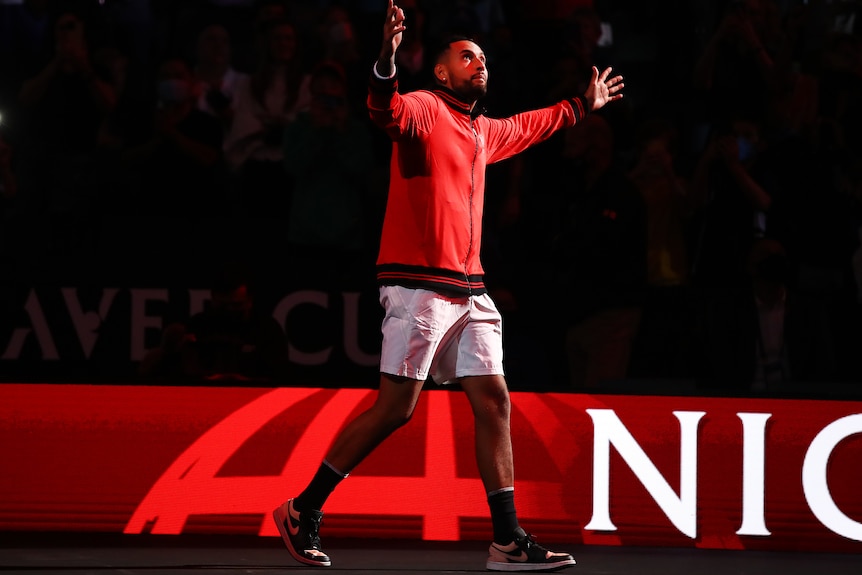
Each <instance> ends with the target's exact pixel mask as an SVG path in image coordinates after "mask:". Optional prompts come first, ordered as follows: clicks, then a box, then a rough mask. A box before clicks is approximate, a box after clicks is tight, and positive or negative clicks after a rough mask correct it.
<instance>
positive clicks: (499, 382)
mask: <svg viewBox="0 0 862 575" xmlns="http://www.w3.org/2000/svg"><path fill="white" fill-rule="evenodd" d="M461 387H462V388H463V389H464V392H465V393H466V394H467V398H468V399H469V400H470V406H471V407H472V408H473V417H474V418H475V424H476V464H477V465H478V467H479V475H480V476H481V478H482V483H483V484H484V486H485V491H487V492H488V493H492V492H494V491H499V490H500V489H504V488H509V487H512V486H513V485H514V477H515V474H514V469H513V463H512V438H511V433H510V429H509V415H510V409H511V406H510V403H509V389H508V387H507V386H506V380H505V379H504V378H503V376H502V375H487V376H486V375H482V376H471V377H465V378H462V379H461Z"/></svg>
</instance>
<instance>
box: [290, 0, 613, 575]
mask: <svg viewBox="0 0 862 575" xmlns="http://www.w3.org/2000/svg"><path fill="white" fill-rule="evenodd" d="M405 29H406V28H405V25H404V12H403V10H402V9H401V8H399V7H397V6H396V5H394V4H393V2H392V0H390V1H389V7H388V10H387V16H386V20H385V23H384V27H383V46H382V48H381V51H380V56H379V58H378V60H377V62H376V64H375V65H374V69H373V73H372V76H371V80H370V87H369V95H368V107H369V110H370V114H371V118H372V119H373V120H374V122H375V123H376V124H377V125H378V126H380V127H381V128H383V129H384V130H386V132H387V133H388V134H389V136H390V137H391V138H392V140H393V143H394V145H393V152H392V163H391V177H390V185H389V186H390V187H389V195H388V200H387V202H388V204H387V208H386V215H385V218H384V223H383V232H382V238H381V247H380V252H379V256H378V262H377V263H378V283H379V284H380V301H381V304H382V305H383V307H384V309H385V312H386V313H385V318H384V320H383V326H382V331H383V347H382V353H381V360H380V371H381V376H380V387H379V389H378V392H377V397H376V400H375V402H374V404H373V405H372V406H371V407H370V408H369V409H368V410H367V411H365V412H364V413H362V414H360V415H359V416H358V417H356V418H355V419H354V420H353V421H351V422H350V423H349V424H348V425H347V427H346V428H345V429H344V430H343V432H342V433H341V435H339V436H338V437H337V438H336V440H335V441H334V443H333V444H332V446H331V448H330V450H329V452H328V453H327V455H326V458H325V459H324V461H323V463H322V464H321V466H320V468H319V470H318V472H317V474H316V475H315V476H314V478H313V479H312V480H311V482H310V483H309V485H308V486H307V487H306V489H305V490H304V491H303V492H302V493H301V494H300V495H299V496H298V497H296V498H295V499H289V500H288V501H286V502H285V503H284V504H282V505H281V506H280V507H278V508H276V509H275V510H274V511H273V517H274V519H275V521H276V524H277V525H278V529H279V532H280V533H281V535H282V538H283V539H284V542H285V545H286V546H287V548H288V550H289V551H290V552H291V555H292V556H293V557H294V558H295V559H297V560H298V561H300V562H302V563H306V564H309V565H320V566H328V565H330V559H329V557H328V556H327V555H326V554H325V553H324V552H323V550H322V549H321V545H320V538H319V527H320V520H321V517H322V512H321V509H322V507H323V504H324V502H325V501H326V499H327V497H328V496H329V494H330V493H331V492H332V490H333V489H334V488H335V487H336V485H337V484H338V483H339V482H340V481H341V480H342V479H344V478H345V477H347V474H348V473H349V472H350V471H351V470H352V469H354V467H356V465H358V464H359V463H360V462H361V461H362V460H363V459H364V458H365V457H366V456H367V455H368V454H369V453H371V452H372V450H374V449H375V448H376V447H377V446H378V445H379V444H380V443H381V442H382V441H383V440H384V439H386V438H387V437H388V436H389V435H390V434H391V433H392V432H393V431H395V430H396V429H398V428H399V427H400V426H402V425H403V424H405V423H406V422H407V421H408V420H409V419H410V416H411V415H412V413H413V409H414V407H415V405H416V402H417V400H418V399H419V394H420V392H421V390H422V386H423V383H424V382H425V380H426V379H427V378H428V377H429V376H430V377H432V378H433V379H434V380H435V381H436V382H437V383H440V384H446V383H459V384H460V386H461V387H462V389H463V390H464V392H465V393H466V395H467V398H468V400H469V402H470V405H471V407H472V409H473V413H474V417H475V430H476V433H475V435H476V458H477V464H478V468H479V473H480V476H481V478H482V482H483V485H484V487H485V490H486V492H487V495H488V504H489V507H490V511H491V520H492V524H493V529H494V542H493V543H492V545H491V547H490V556H489V558H488V561H487V564H486V567H487V568H488V569H490V570H498V571H536V570H546V569H557V568H562V567H566V566H569V565H574V564H575V560H574V559H573V558H572V556H571V555H568V554H565V553H552V552H550V551H548V550H546V549H544V548H543V547H540V546H539V545H537V544H536V543H535V541H534V540H533V538H532V537H531V536H530V535H528V534H527V533H525V532H524V530H523V529H522V528H521V527H520V526H519V525H518V519H517V516H516V513H515V503H514V480H513V475H514V474H513V464H512V444H511V438H510V429H509V413H510V403H509V393H508V390H507V388H506V381H505V378H504V377H503V366H502V357H503V351H502V349H503V346H502V330H501V323H502V322H501V318H500V314H499V312H498V311H497V309H496V307H495V305H494V302H493V301H492V300H491V299H490V297H489V296H488V294H487V293H486V289H485V285H484V283H483V280H482V276H483V270H482V265H481V263H480V262H479V250H480V245H479V239H480V237H481V221H482V205H483V199H484V184H485V166H486V164H488V163H492V162H497V161H500V160H504V159H506V158H508V157H511V156H512V155H514V154H517V153H519V152H521V151H523V150H525V149H527V148H528V147H529V146H531V145H533V144H536V143H538V142H540V141H542V140H543V139H545V138H547V137H549V136H550V135H551V134H552V133H553V132H554V131H556V130H558V129H561V128H566V127H569V126H572V125H574V124H575V123H576V122H577V121H578V120H580V119H581V118H583V117H584V116H586V114H587V113H588V112H590V111H593V110H597V109H599V108H601V107H602V106H604V105H605V104H606V103H608V102H610V101H612V100H617V99H619V98H621V97H622V94H621V90H622V87H623V83H622V78H621V77H620V76H616V77H614V78H611V79H608V76H609V74H610V69H607V70H605V71H604V72H602V73H601V75H600V74H599V73H598V70H596V69H593V75H592V79H591V82H590V87H589V89H588V90H587V93H586V94H585V95H584V96H578V97H576V98H573V99H571V100H567V101H564V102H560V103H558V104H556V105H554V106H550V107H548V108H544V109H540V110H536V111H532V112H526V113H523V114H519V115H515V116H513V117H511V118H508V119H504V120H499V119H490V118H486V117H485V116H483V115H482V114H481V111H480V108H479V107H478V106H477V101H478V100H479V99H480V98H482V97H483V96H484V95H485V92H486V88H487V84H488V69H487V67H486V66H485V55H484V53H483V52H482V50H481V48H479V46H477V45H476V44H475V43H474V42H472V41H470V40H466V39H457V40H454V41H451V42H448V43H447V44H446V45H445V46H444V48H443V49H442V50H441V51H440V52H439V56H438V57H437V60H436V64H435V65H434V68H433V73H434V77H435V80H436V83H437V85H436V87H435V88H434V89H433V90H431V91H424V90H421V91H416V92H411V93H408V94H403V95H402V94H399V93H398V89H397V87H398V86H397V78H396V70H395V54H396V51H397V50H398V46H399V45H400V43H401V36H402V33H403V31H404V30H405Z"/></svg>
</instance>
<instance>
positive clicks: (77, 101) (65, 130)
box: [16, 12, 116, 255]
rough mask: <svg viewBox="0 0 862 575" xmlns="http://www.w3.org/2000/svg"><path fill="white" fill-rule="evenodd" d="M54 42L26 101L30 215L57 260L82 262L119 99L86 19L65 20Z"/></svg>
mask: <svg viewBox="0 0 862 575" xmlns="http://www.w3.org/2000/svg"><path fill="white" fill-rule="evenodd" d="M53 38H54V52H53V57H52V59H51V61H50V62H49V63H48V64H47V65H45V66H44V67H43V68H42V69H41V70H40V71H39V73H37V74H36V75H35V76H33V77H31V78H29V79H27V80H26V81H25V82H24V83H23V85H22V86H21V91H20V93H19V102H20V112H21V114H22V120H21V122H22V124H21V128H20V134H19V143H18V145H17V146H16V147H17V149H18V150H19V152H20V157H21V158H22V163H21V171H20V180H19V183H20V190H21V200H22V202H23V205H22V209H24V210H25V211H26V214H27V217H28V218H33V219H32V220H31V224H30V225H29V226H28V227H29V228H30V229H31V230H33V231H36V232H37V235H39V236H41V237H45V238H48V241H49V244H48V245H47V246H46V249H47V251H48V252H49V253H54V254H57V255H61V254H62V255H69V254H71V253H76V254H82V253H87V252H89V251H90V250H91V249H92V243H91V242H92V240H93V237H92V235H91V232H92V229H93V227H94V226H93V225H92V221H91V219H90V218H91V216H92V214H93V213H94V211H93V206H92V204H93V202H94V196H95V194H93V187H92V186H91V185H90V181H91V179H92V177H93V171H94V165H95V164H94V157H95V151H96V146H97V141H98V133H99V129H100V127H101V125H102V122H103V121H104V119H105V118H106V116H107V115H108V114H109V113H110V112H111V111H112V110H113V109H114V107H115V105H116V94H115V93H114V90H113V89H112V87H111V85H110V84H109V83H108V82H106V81H105V79H104V78H102V77H100V76H99V74H98V73H97V70H96V68H95V67H94V61H93V58H92V56H91V50H90V45H89V42H88V37H87V32H86V25H85V22H84V20H83V19H82V18H81V17H79V16H78V15H77V14H76V13H74V12H63V13H62V14H61V15H60V16H59V17H58V18H57V19H56V21H55V22H54V25H53ZM48 166H49V167H50V169H46V167H48Z"/></svg>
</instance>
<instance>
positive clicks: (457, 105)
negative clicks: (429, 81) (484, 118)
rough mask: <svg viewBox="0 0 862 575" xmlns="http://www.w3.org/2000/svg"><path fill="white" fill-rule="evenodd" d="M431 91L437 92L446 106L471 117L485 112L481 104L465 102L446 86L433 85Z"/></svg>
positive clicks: (474, 117)
mask: <svg viewBox="0 0 862 575" xmlns="http://www.w3.org/2000/svg"><path fill="white" fill-rule="evenodd" d="M431 91H432V92H434V93H435V94H437V96H438V97H439V98H440V99H441V100H443V101H444V102H445V103H446V105H447V106H449V107H450V108H452V109H453V110H455V111H456V112H459V113H461V114H465V115H468V116H470V118H471V119H476V118H478V117H479V116H481V115H482V114H484V113H485V107H484V106H483V105H482V104H480V103H479V102H472V103H471V102H467V101H465V100H463V99H462V98H461V97H460V96H459V95H458V94H456V93H455V92H454V91H452V90H450V89H449V88H447V87H446V86H435V87H434V88H433V89H432V90H431Z"/></svg>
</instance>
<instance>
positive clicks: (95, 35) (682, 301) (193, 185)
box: [0, 0, 862, 393]
mask: <svg viewBox="0 0 862 575" xmlns="http://www.w3.org/2000/svg"><path fill="white" fill-rule="evenodd" d="M399 5H400V6H402V7H403V8H404V9H405V12H406V15H407V26H408V30H407V32H406V33H405V36H404V44H403V45H402V48H401V50H399V52H398V58H399V59H398V62H397V64H398V73H399V84H400V87H401V89H402V90H408V89H418V88H423V87H426V86H428V85H429V82H430V79H431V78H430V73H429V69H430V68H429V62H428V53H427V51H428V49H430V46H431V45H433V44H434V43H435V40H437V39H439V38H441V37H442V36H443V35H446V34H449V33H461V34H464V35H467V36H469V37H472V38H474V39H475V40H476V41H477V42H478V43H479V44H480V45H481V46H482V47H483V48H484V50H485V52H486V54H487V58H488V69H489V72H490V82H489V85H490V90H489V95H488V97H487V98H486V101H485V102H484V105H485V108H486V109H487V114H488V115H491V116H504V115H509V114H512V113H515V112H518V111H521V110H526V109H529V108H533V107H538V106H542V105H546V104H551V103H554V102H556V101H559V100H560V99H563V98H566V97H571V96H573V95H576V94H579V93H581V92H582V91H583V89H584V83H585V82H586V81H587V80H588V78H589V74H590V70H591V67H592V66H594V65H595V66H598V67H599V68H600V69H601V68H602V67H605V66H613V67H614V69H615V72H617V73H620V74H622V75H623V76H624V77H625V81H626V96H625V98H624V99H623V100H621V101H620V102H618V103H615V104H618V105H614V106H609V107H608V108H607V109H604V110H602V111H601V112H600V113H598V114H595V115H593V116H590V117H588V119H587V121H585V122H583V123H581V124H579V125H577V126H575V127H574V128H572V129H570V130H566V131H563V132H560V133H558V134H555V135H554V136H553V137H552V138H551V139H549V140H548V141H546V142H544V143H542V144H540V145H539V146H536V147H535V148H533V149H531V150H529V151H528V152H527V153H525V154H523V155H521V156H519V157H517V158H515V159H512V160H510V161H506V162H503V163H501V164H498V165H494V166H492V167H491V168H490V171H489V173H488V178H487V182H488V183H487V203H486V212H485V218H486V224H485V234H486V238H485V239H484V250H485V253H484V254H483V261H484V263H485V268H486V271H487V274H488V275H487V278H486V280H487V284H488V285H489V287H490V289H491V294H492V297H494V299H495V301H496V302H497V304H498V306H499V307H500V308H501V311H502V312H503V314H504V318H505V319H506V322H507V342H508V343H507V345H508V346H509V349H508V350H507V354H508V355H507V364H508V369H509V370H510V371H511V372H513V373H514V374H515V378H516V379H517V376H518V374H520V375H522V376H525V377H546V378H551V379H553V378H557V380H558V381H557V383H555V385H556V387H557V388H558V389H560V390H565V389H599V388H601V386H602V385H603V382H608V381H618V380H628V381H633V380H635V381H642V382H644V383H643V385H644V390H648V389H649V387H648V383H647V382H649V381H653V380H667V379H680V380H697V381H698V382H700V385H702V386H704V387H705V388H708V389H715V390H724V391H731V392H740V393H743V392H744V393H749V392H758V391H775V390H778V389H781V386H782V385H786V384H787V382H794V383H800V384H803V385H804V384H810V385H815V384H817V383H818V382H854V381H859V382H862V362H860V360H859V358H860V357H862V353H860V352H862V328H860V326H862V321H860V320H862V251H860V237H862V138H860V136H862V125H860V123H862V122H860V120H862V114H860V112H862V106H860V105H859V102H862V34H860V31H862V22H857V20H858V18H857V17H862V3H860V2H855V1H850V0H847V1H837V0H832V1H828V0H810V1H807V2H803V1H801V0H711V1H706V2H668V1H666V0H646V1H645V0H594V1H591V0H568V1H567V0H541V1H539V0H530V1H526V0H403V1H402V2H399ZM385 8H386V2H385V1H382V0H349V1H348V0H345V1H338V0H291V1H288V0H188V1H182V2H179V1H174V0H103V1H97V0H89V1H88V0H65V1H51V0H21V1H20V2H10V1H6V2H0V70H2V78H0V80H2V83H0V113H2V120H0V218H2V219H0V257H2V262H3V265H4V267H6V268H7V270H8V269H17V270H19V271H21V270H28V269H31V268H33V267H43V266H46V265H47V266H52V265H56V266H87V265H88V264H89V263H92V262H96V263H95V264H94V265H98V266H104V264H105V262H112V263H113V264H112V265H114V264H115V265H117V266H122V265H127V266H130V267H134V266H136V265H141V266H144V267H147V269H150V268H149V267H148V266H150V264H149V263H147V264H144V263H141V262H150V261H158V262H159V269H164V270H169V269H170V268H171V266H176V267H182V266H184V265H189V263H188V262H191V261H193V260H196V259H202V258H203V259H207V258H212V260H213V261H215V260H218V259H219V258H222V257H223V258H224V259H237V258H240V259H241V258H242V257H246V258H247V259H249V260H251V261H250V262H248V263H250V264H251V265H255V264H256V263H260V262H267V263H268V264H269V265H274V264H275V265H284V266H289V267H291V269H293V270H297V269H302V270H303V273H315V272H323V271H325V269H327V268H332V267H337V268H338V269H341V270H346V271H345V273H346V274H353V273H358V274H366V275H368V277H373V265H374V257H375V255H376V241H377V235H378V232H379V225H380V222H381V219H382V212H383V205H384V202H385V195H386V184H387V181H386V178H387V174H388V162H389V142H388V141H387V139H386V136H385V134H383V133H381V131H379V130H377V129H375V128H374V127H373V126H372V125H371V123H370V120H369V118H368V113H367V110H366V108H365V94H366V84H367V79H368V75H369V74H370V72H371V66H372V63H373V61H374V59H375V58H376V56H377V53H378V50H379V45H378V43H379V37H380V30H381V26H382V15H383V14H384V12H385ZM202 254H209V255H208V256H207V257H206V258H204V257H203V256H202ZM119 262H125V263H119ZM168 262H170V263H168ZM207 263H209V260H207ZM154 267H155V266H154ZM307 270H311V271H310V272H309V271H307ZM4 273H8V271H6V272H4ZM21 273H25V272H24V271H21ZM166 273H167V272H166ZM372 281H373V280H372ZM549 305H550V306H552V307H551V308H549ZM545 363H549V367H544V364H545ZM537 364H539V365H537ZM545 387H547V386H545Z"/></svg>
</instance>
